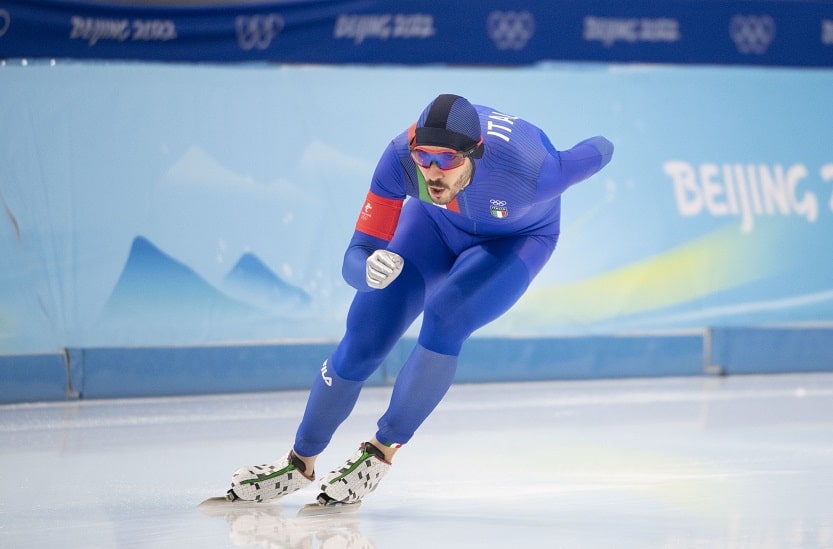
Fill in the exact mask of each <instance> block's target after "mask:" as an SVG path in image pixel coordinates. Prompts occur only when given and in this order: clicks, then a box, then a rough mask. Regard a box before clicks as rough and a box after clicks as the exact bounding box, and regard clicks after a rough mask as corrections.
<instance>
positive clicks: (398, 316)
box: [294, 106, 613, 456]
mask: <svg viewBox="0 0 833 549" xmlns="http://www.w3.org/2000/svg"><path fill="white" fill-rule="evenodd" d="M476 109H477V111H478V114H479V117H480V121H481V130H482V135H483V140H484V141H483V142H484V146H485V153H484V155H483V157H482V158H480V159H476V160H475V159H473V160H472V161H473V162H474V165H475V169H474V174H473V178H472V181H471V183H470V184H469V185H468V186H467V187H466V188H465V189H463V190H462V191H461V192H460V193H459V194H458V195H457V198H456V199H455V201H454V202H452V203H451V204H449V205H448V208H444V207H441V206H436V205H434V204H433V203H431V201H430V198H429V197H428V195H427V192H426V191H425V182H424V181H423V179H422V174H421V172H420V171H419V169H418V168H417V167H416V164H415V163H414V161H413V159H412V158H411V156H410V154H409V149H408V132H407V131H406V132H403V133H402V134H400V135H398V136H397V137H395V138H394V139H393V141H392V142H391V143H390V144H389V145H388V147H387V149H386V150H385V152H384V153H383V155H382V158H381V159H380V161H379V163H378V165H377V167H376V171H375V173H374V175H373V179H372V181H371V184H370V193H371V194H372V195H375V196H378V197H382V198H383V199H386V200H388V201H389V202H393V203H394V204H396V205H397V208H398V207H399V204H401V201H402V200H404V199H405V198H407V197H411V198H409V199H408V200H407V201H405V203H404V205H403V206H402V210H401V215H400V217H399V219H398V224H396V228H395V232H394V234H393V238H392V239H391V240H390V242H388V241H387V240H386V239H384V238H379V237H377V236H373V235H370V234H367V233H366V232H363V231H360V230H358V229H357V230H356V231H355V233H354V235H353V238H352V240H351V242H350V245H349V246H348V248H347V251H346V253H345V256H344V265H343V269H342V272H343V276H344V278H345V280H346V281H347V282H348V283H349V284H350V285H351V286H353V287H354V288H356V289H357V290H358V291H357V293H356V296H355V298H354V300H353V303H352V305H351V307H350V311H349V313H348V315H347V329H346V333H345V336H344V338H343V339H342V340H341V342H340V343H339V345H338V347H337V348H336V350H335V351H334V352H333V354H332V355H331V356H330V357H329V358H328V359H327V361H326V362H325V363H324V367H323V368H322V373H321V375H319V376H318V377H317V378H316V381H315V382H314V384H313V387H312V390H311V392H310V397H309V400H308V402H307V408H306V411H305V413H304V418H303V420H302V422H301V425H300V426H299V428H298V433H297V435H296V440H295V446H294V450H295V452H296V453H297V454H299V455H302V456H314V455H318V454H320V453H321V452H322V451H323V450H324V448H325V447H326V446H327V444H329V442H330V439H331V437H332V435H333V433H334V432H335V430H336V428H337V427H338V426H339V425H340V424H341V423H342V422H343V421H344V420H345V419H346V418H347V416H348V415H349V414H350V412H351V411H352V409H353V406H354V404H355V402H356V399H357V398H358V395H359V391H360V390H361V386H362V384H363V382H364V381H365V380H366V379H367V378H368V377H369V376H370V375H371V374H372V373H373V372H374V371H376V369H377V368H378V367H379V365H380V364H381V363H382V361H383V360H384V358H385V357H386V356H387V355H388V354H389V353H390V351H391V349H392V348H393V346H394V345H395V344H396V342H397V341H398V340H399V339H400V338H401V337H402V335H403V334H404V333H405V331H406V330H407V329H408V327H409V326H410V325H411V324H412V323H413V321H414V320H415V319H416V318H417V317H418V316H419V314H420V313H423V321H422V326H421V328H420V331H419V337H418V344H417V345H416V346H415V348H414V350H413V351H412V353H411V355H410V356H409V358H408V359H407V360H406V362H405V364H404V365H403V367H402V370H401V371H400V373H399V375H398V376H397V379H396V382H395V384H394V389H393V395H392V397H391V402H390V406H389V407H388V410H387V411H386V412H385V414H384V415H383V416H382V417H381V418H380V420H379V423H378V431H377V433H376V438H377V439H378V440H379V441H380V442H382V443H384V444H395V443H398V444H404V443H406V442H408V441H409V440H410V438H411V437H412V436H413V434H414V432H415V431H416V429H417V428H418V427H419V426H420V425H421V424H422V422H423V421H424V420H425V419H426V418H427V417H428V415H429V414H430V413H431V412H432V411H433V410H434V408H435V407H436V405H437V404H438V403H439V402H440V400H441V399H442V398H443V396H444V395H445V393H446V391H447V390H448V388H449V387H450V385H451V383H452V381H453V378H454V372H455V369H456V366H457V357H458V355H459V353H460V349H461V347H462V344H463V342H464V341H465V340H466V339H467V338H468V337H469V336H470V335H471V334H472V333H473V332H474V331H475V330H477V329H478V328H481V327H482V326H485V325H486V324H488V323H489V322H491V321H493V320H495V319H496V318H498V317H499V316H500V315H502V314H503V313H505V312H506V311H508V310H509V309H510V307H512V305H514V304H515V302H517V300H518V299H519V298H520V297H521V296H522V295H523V293H524V292H525V291H526V289H527V287H528V286H529V284H530V282H531V281H532V279H533V278H534V277H535V275H537V274H538V272H540V270H541V269H542V268H543V266H544V264H545V263H546V262H547V260H548V259H549V257H550V255H552V252H553V250H554V249H555V245H556V242H557V241H558V236H559V231H560V228H559V226H560V217H561V198H560V197H561V194H562V193H563V192H564V191H565V190H566V189H567V188H568V187H569V186H570V185H572V184H574V183H578V182H580V181H582V180H584V179H587V178H588V177H590V176H592V175H593V174H595V173H596V172H598V171H599V170H601V169H602V168H603V167H604V166H605V165H607V163H608V162H610V159H611V157H612V154H613V145H612V144H611V143H610V142H609V141H608V140H607V139H605V138H603V137H592V138H590V139H586V140H584V141H582V142H580V143H578V144H577V145H575V146H574V147H573V148H571V149H569V150H565V151H557V150H556V149H555V148H554V147H553V146H552V144H551V143H550V141H549V139H548V138H547V136H546V135H545V134H544V132H543V131H542V130H540V129H539V128H537V127H535V126H534V125H532V124H530V123H529V122H526V121H524V120H522V119H520V118H517V117H513V116H509V115H506V114H502V113H500V112H498V111H495V110H494V109H491V108H488V107H484V106H476ZM369 196H370V195H369ZM420 197H422V198H420ZM455 210H457V211H455ZM380 248H387V249H388V250H390V251H392V252H395V253H397V254H399V255H400V256H402V258H403V259H404V268H403V270H402V273H401V274H400V275H399V277H398V278H397V279H396V280H394V281H393V282H392V283H391V284H390V285H389V286H388V287H387V288H385V289H382V290H376V289H372V288H370V287H369V286H368V285H367V283H366V281H365V261H366V259H367V258H368V257H369V256H370V254H371V253H373V251H375V250H377V249H380Z"/></svg>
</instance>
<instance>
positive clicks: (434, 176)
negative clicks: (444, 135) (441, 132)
mask: <svg viewBox="0 0 833 549" xmlns="http://www.w3.org/2000/svg"><path fill="white" fill-rule="evenodd" d="M421 148H422V149H425V150H426V151H432V150H434V151H437V152H440V151H444V150H446V149H443V148H442V147H421ZM417 168H418V169H419V170H420V171H421V172H422V176H423V177H424V178H425V183H426V186H427V187H428V194H429V195H430V196H431V200H432V201H433V202H434V204H438V205H440V206H445V205H446V204H448V203H449V202H451V201H452V200H454V197H455V196H457V194H458V193H459V192H460V191H462V190H463V189H464V188H465V187H466V186H467V185H468V184H469V182H470V181H471V168H472V166H471V159H470V158H466V159H465V161H464V162H463V163H462V164H461V165H460V166H458V167H456V168H452V169H450V170H441V169H440V168H439V167H438V166H437V164H436V163H432V164H431V165H430V166H429V167H427V168H424V167H422V166H420V165H419V164H417Z"/></svg>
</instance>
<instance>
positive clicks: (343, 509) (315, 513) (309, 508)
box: [298, 501, 362, 517]
mask: <svg viewBox="0 0 833 549" xmlns="http://www.w3.org/2000/svg"><path fill="white" fill-rule="evenodd" d="M361 505H362V502H361V501H357V502H355V503H342V502H340V501H339V502H334V503H307V504H306V505H304V506H303V507H301V509H299V510H298V516H299V517H320V516H324V515H340V514H342V513H355V512H356V511H358V510H359V507H361Z"/></svg>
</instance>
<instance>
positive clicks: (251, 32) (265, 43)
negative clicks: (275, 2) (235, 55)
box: [234, 13, 286, 51]
mask: <svg viewBox="0 0 833 549" xmlns="http://www.w3.org/2000/svg"><path fill="white" fill-rule="evenodd" d="M285 24H286V23H285V22H284V19H283V17H281V16H280V15H278V14H276V13H270V14H268V15H252V16H246V15H240V16H238V17H237V18H235V20H234V28H235V30H236V31H237V44H238V45H239V46H240V48H241V49H243V50H246V51H249V50H253V49H258V50H265V49H266V48H268V47H269V46H270V45H271V44H272V40H274V39H275V37H276V36H278V35H279V34H280V33H281V31H283V28H284V26H285Z"/></svg>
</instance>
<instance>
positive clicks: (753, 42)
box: [729, 15, 775, 55]
mask: <svg viewBox="0 0 833 549" xmlns="http://www.w3.org/2000/svg"><path fill="white" fill-rule="evenodd" d="M729 35H730V36H731V37H732V41H733V42H734V43H735V45H736V46H737V48H738V51H739V52H740V53H743V54H749V53H756V54H759V55H760V54H763V53H766V51H767V49H768V48H769V45H770V44H771V43H772V41H773V40H774V39H775V20H774V19H773V18H772V17H770V16H769V15H735V16H734V17H732V20H731V22H730V23H729Z"/></svg>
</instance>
